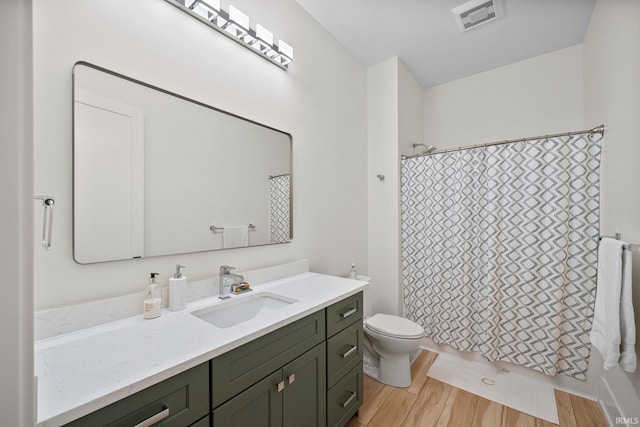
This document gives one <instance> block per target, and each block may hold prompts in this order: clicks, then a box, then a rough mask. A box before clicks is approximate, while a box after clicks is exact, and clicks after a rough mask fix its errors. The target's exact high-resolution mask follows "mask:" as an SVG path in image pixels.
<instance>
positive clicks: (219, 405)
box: [67, 292, 363, 427]
mask: <svg viewBox="0 0 640 427" xmlns="http://www.w3.org/2000/svg"><path fill="white" fill-rule="evenodd" d="M362 339H363V335H362V292H360V293H358V294H356V295H353V296H350V297H347V298H345V299H344V300H341V301H339V302H337V303H335V304H333V305H331V306H329V307H327V308H326V309H321V310H319V311H317V312H315V313H312V314H310V315H308V316H306V317H303V318H302V319H299V320H296V321H294V322H293V323H290V324H288V325H285V326H283V327H281V328H278V329H275V330H273V331H271V332H269V333H267V334H266V335H263V336H262V337H259V338H256V339H254V340H252V341H249V342H247V343H245V344H243V345H241V346H240V347H237V348H235V349H232V350H229V351H227V352H226V353H223V354H221V355H220V356H217V357H215V358H214V359H212V360H210V361H208V362H206V363H203V364H201V365H198V366H196V367H194V368H191V369H189V370H187V371H185V372H182V373H180V374H178V375H176V376H174V377H171V378H169V379H167V380H165V381H162V382H160V383H158V384H155V385H153V386H151V387H148V388H147V389H145V390H142V391H140V392H138V393H136V394H134V395H132V396H129V397H127V398H125V399H122V400H120V401H118V402H115V403H113V404H112V405H109V406H107V407H105V408H103V409H100V410H98V411H96V412H94V413H92V414H89V415H87V416H85V417H83V418H80V419H78V420H75V421H73V422H72V423H70V424H67V426H69V427H82V426H91V427H94V426H111V427H118V426H122V427H125V426H126V427H131V426H134V425H138V424H139V423H143V422H146V424H141V425H145V426H147V425H149V426H151V425H153V426H154V427H171V426H176V427H186V426H190V427H261V426H265V427H267V426H268V427H325V426H330V427H334V426H339V427H342V426H344V425H345V424H346V423H347V422H348V420H349V419H350V418H351V417H352V416H353V415H354V414H356V413H357V411H358V409H359V408H360V405H361V404H362V356H363V354H362Z"/></svg>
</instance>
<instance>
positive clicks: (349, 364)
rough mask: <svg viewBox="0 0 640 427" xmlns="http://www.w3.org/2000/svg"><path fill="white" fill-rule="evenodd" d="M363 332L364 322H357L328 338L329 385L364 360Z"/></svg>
mask: <svg viewBox="0 0 640 427" xmlns="http://www.w3.org/2000/svg"><path fill="white" fill-rule="evenodd" d="M362 333H363V332H362V322H356V323H354V324H352V325H351V326H349V327H347V328H346V329H344V330H342V331H340V332H338V333H337V334H335V335H334V336H332V337H331V338H329V339H328V340H327V386H328V387H332V386H333V385H334V384H335V383H336V382H337V381H338V380H340V378H342V377H343V376H344V375H345V374H346V373H347V372H349V371H350V370H351V369H352V368H353V367H354V366H356V365H357V364H358V363H359V362H362V355H363V354H364V353H363V351H364V350H363V348H362V339H363V338H362Z"/></svg>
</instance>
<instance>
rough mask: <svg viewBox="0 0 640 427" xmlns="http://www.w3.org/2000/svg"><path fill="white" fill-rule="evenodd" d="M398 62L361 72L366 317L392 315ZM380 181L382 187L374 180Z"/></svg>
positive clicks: (394, 311)
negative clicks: (364, 126) (365, 135)
mask: <svg viewBox="0 0 640 427" xmlns="http://www.w3.org/2000/svg"><path fill="white" fill-rule="evenodd" d="M398 63H399V60H398V58H392V59H390V60H388V61H385V62H382V63H380V64H377V65H374V66H373V67H369V69H368V70H367V94H368V97H367V131H368V148H367V153H368V156H367V158H368V169H367V182H368V185H369V187H368V188H369V201H368V206H369V209H368V217H369V230H368V241H369V276H370V277H371V280H372V282H371V286H370V287H369V289H368V291H367V292H366V293H365V300H368V301H365V303H366V308H367V309H368V310H369V312H368V313H367V312H366V311H365V315H367V314H375V313H389V314H397V313H398V277H399V274H400V270H399V265H398V262H397V260H398V255H399V253H400V252H399V244H398V227H399V221H400V216H399V214H398V203H399V196H398V186H399V179H400V173H399V167H398V166H399V161H398ZM378 174H380V175H384V181H381V180H380V179H378V178H377V175H378Z"/></svg>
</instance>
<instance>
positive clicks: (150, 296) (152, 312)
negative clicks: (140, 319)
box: [143, 273, 162, 319]
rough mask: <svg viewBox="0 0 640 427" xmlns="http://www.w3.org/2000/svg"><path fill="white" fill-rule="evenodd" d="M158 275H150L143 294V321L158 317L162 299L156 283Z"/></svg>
mask: <svg viewBox="0 0 640 427" xmlns="http://www.w3.org/2000/svg"><path fill="white" fill-rule="evenodd" d="M157 275H158V273H151V276H150V277H149V284H148V285H147V290H146V292H145V294H144V306H143V315H144V318H145V319H155V318H156V317H160V307H161V305H162V299H161V298H160V288H159V287H158V284H157V283H156V276H157Z"/></svg>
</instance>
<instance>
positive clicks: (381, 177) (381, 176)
mask: <svg viewBox="0 0 640 427" xmlns="http://www.w3.org/2000/svg"><path fill="white" fill-rule="evenodd" d="M376 176H377V177H378V179H379V180H380V181H384V175H382V174H381V173H379V174H378V175H376Z"/></svg>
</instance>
